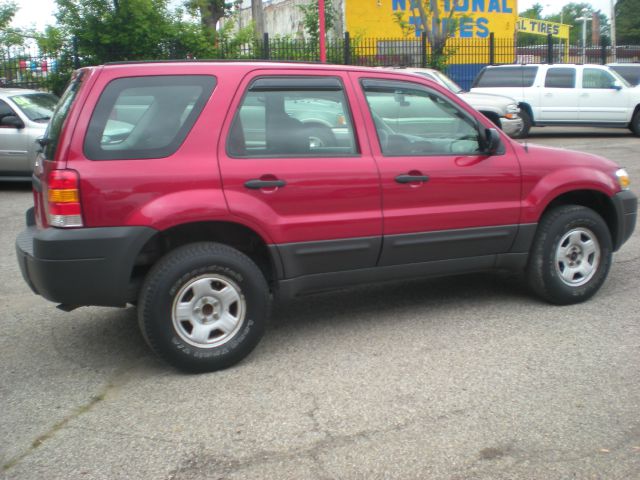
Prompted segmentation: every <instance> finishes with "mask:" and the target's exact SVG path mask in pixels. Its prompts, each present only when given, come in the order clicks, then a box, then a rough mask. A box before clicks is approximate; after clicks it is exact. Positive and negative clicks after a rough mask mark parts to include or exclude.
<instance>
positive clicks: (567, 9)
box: [544, 3, 609, 44]
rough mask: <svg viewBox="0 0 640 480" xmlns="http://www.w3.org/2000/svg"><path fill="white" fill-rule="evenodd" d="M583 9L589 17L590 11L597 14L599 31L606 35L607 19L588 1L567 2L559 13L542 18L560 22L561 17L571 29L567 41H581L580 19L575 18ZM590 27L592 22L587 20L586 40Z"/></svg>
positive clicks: (589, 36)
mask: <svg viewBox="0 0 640 480" xmlns="http://www.w3.org/2000/svg"><path fill="white" fill-rule="evenodd" d="M585 11H586V12H587V13H586V15H587V16H589V17H590V16H591V14H592V13H595V14H596V15H597V16H598V19H599V20H600V33H601V34H603V35H608V33H609V19H608V18H607V16H606V15H605V14H604V13H602V12H601V11H600V10H594V9H593V8H592V7H591V4H589V3H568V4H566V5H565V6H564V7H562V12H561V13H556V14H553V15H548V16H547V17H545V18H544V19H545V20H548V21H550V22H560V19H561V18H562V23H564V24H567V25H571V29H570V30H569V42H570V43H572V44H576V43H579V42H581V41H582V21H580V20H577V19H578V18H580V17H582V16H583V12H585ZM591 29H592V22H587V41H589V39H590V38H591Z"/></svg>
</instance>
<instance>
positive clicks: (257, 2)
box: [251, 0, 264, 39]
mask: <svg viewBox="0 0 640 480" xmlns="http://www.w3.org/2000/svg"><path fill="white" fill-rule="evenodd" d="M251 18H253V24H254V28H255V33H256V37H257V38H258V39H261V38H262V37H263V36H264V12H263V10H262V0H251Z"/></svg>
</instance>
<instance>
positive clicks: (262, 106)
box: [227, 77, 358, 158]
mask: <svg viewBox="0 0 640 480" xmlns="http://www.w3.org/2000/svg"><path fill="white" fill-rule="evenodd" d="M227 153H228V154H229V156H231V157H235V158H256V157H287V156H296V157H301V156H302V157H318V156H346V155H356V154H357V153H358V149H357V146H356V142H355V137H354V129H353V123H352V121H351V114H350V111H349V108H348V104H347V99H346V97H345V94H344V90H343V87H342V83H341V82H340V80H339V79H337V78H334V77H261V78H259V79H257V80H255V81H254V82H253V83H252V84H251V85H250V86H249V89H248V90H247V92H246V93H245V95H244V98H243V99H242V103H241V104H240V108H239V109H238V111H237V112H236V115H235V118H234V120H233V124H232V125H231V128H230V130H229V138H228V141H227Z"/></svg>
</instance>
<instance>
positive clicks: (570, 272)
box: [527, 205, 612, 305]
mask: <svg viewBox="0 0 640 480" xmlns="http://www.w3.org/2000/svg"><path fill="white" fill-rule="evenodd" d="M611 258H612V245H611V234H610V233H609V229H608V227H607V224H606V223H605V222H604V220H603V219H602V217H600V215H598V214H597V213H596V212H594V211H593V210H591V209H589V208H586V207H582V206H579V205H566V206H562V207H558V208H555V209H553V210H551V211H550V212H548V213H547V214H545V216H544V217H543V218H542V220H541V222H540V224H539V226H538V231H537V233H536V237H535V240H534V244H533V248H532V250H531V255H530V259H529V264H528V266H527V280H528V283H529V285H530V287H531V288H532V289H533V291H535V292H536V293H537V294H538V295H539V296H540V297H542V298H544V299H545V300H547V301H549V302H551V303H555V304H558V305H568V304H572V303H579V302H583V301H585V300H587V299H589V298H590V297H591V296H593V295H594V294H595V293H596V292H597V291H598V289H599V288H600V287H601V286H602V284H603V283H604V281H605V279H606V278H607V274H608V273H609V268H610V266H611Z"/></svg>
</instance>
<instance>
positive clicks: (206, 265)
mask: <svg viewBox="0 0 640 480" xmlns="http://www.w3.org/2000/svg"><path fill="white" fill-rule="evenodd" d="M269 312H270V295H269V288H268V285H267V282H266V280H265V278H264V275H263V274H262V272H261V271H260V269H259V268H258V267H257V266H256V264H255V263H254V262H253V261H252V260H251V259H250V258H249V257H247V256H246V255H244V254H243V253H241V252H239V251H238V250H236V249H234V248H231V247H228V246H226V245H222V244H218V243H212V242H199V243H192V244H189V245H185V246H182V247H179V248H177V249H176V250H174V251H172V252H170V253H168V254H167V255H165V256H164V257H163V258H161V259H160V260H159V261H158V263H157V264H156V265H154V266H153V268H152V269H151V270H150V271H149V273H148V274H147V277H146V279H145V282H144V284H143V286H142V289H141V291H140V295H139V299H138V324H139V326H140V330H141V331H142V334H143V336H144V338H145V340H146V341H147V343H148V344H149V346H150V347H151V349H152V350H153V351H154V352H156V353H157V354H158V355H159V356H160V357H161V358H163V359H164V360H165V361H167V362H168V363H169V364H171V365H173V366H175V367H177V368H179V369H181V370H185V371H188V372H211V371H214V370H220V369H223V368H227V367H230V366H231V365H234V364H236V363H237V362H239V361H240V360H242V359H243V358H244V357H246V356H247V355H248V354H249V353H250V352H251V351H252V350H253V349H254V347H255V346H256V345H257V344H258V342H259V341H260V338H261V337H262V334H263V333H264V327H265V323H266V321H267V319H268V317H269ZM218 325H220V327H218ZM205 336H206V338H205ZM199 337H200V338H199Z"/></svg>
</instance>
